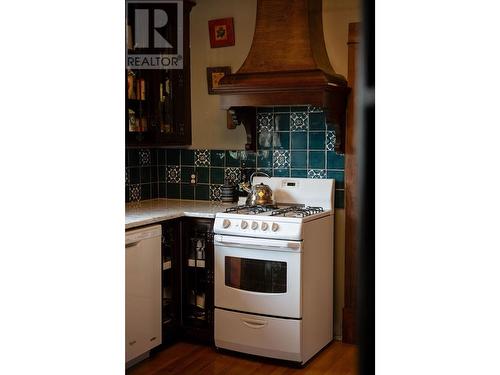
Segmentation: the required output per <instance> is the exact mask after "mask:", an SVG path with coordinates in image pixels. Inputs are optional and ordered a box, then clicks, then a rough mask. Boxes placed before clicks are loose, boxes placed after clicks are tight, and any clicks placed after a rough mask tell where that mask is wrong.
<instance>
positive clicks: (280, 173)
mask: <svg viewBox="0 0 500 375" xmlns="http://www.w3.org/2000/svg"><path fill="white" fill-rule="evenodd" d="M273 176H274V177H290V169H288V168H279V169H273Z"/></svg>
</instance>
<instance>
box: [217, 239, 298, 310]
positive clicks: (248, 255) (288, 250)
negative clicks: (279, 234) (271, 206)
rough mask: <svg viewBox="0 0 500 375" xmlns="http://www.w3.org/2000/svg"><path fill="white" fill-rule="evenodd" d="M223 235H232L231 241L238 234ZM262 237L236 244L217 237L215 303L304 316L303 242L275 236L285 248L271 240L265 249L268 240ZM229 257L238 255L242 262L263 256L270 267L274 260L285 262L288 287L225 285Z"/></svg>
mask: <svg viewBox="0 0 500 375" xmlns="http://www.w3.org/2000/svg"><path fill="white" fill-rule="evenodd" d="M223 237H225V238H229V241H234V242H237V241H238V237H230V236H223ZM231 238H232V240H231ZM251 240H253V241H256V240H257V239H251ZM260 241H261V244H260V245H256V244H255V243H253V244H241V243H240V244H238V245H234V246H233V245H226V244H224V243H221V242H218V241H217V238H215V242H214V245H215V246H214V247H215V306H216V307H220V308H225V309H231V310H237V311H244V312H248V313H255V314H265V315H273V316H282V317H290V318H301V317H302V305H301V288H302V286H301V256H302V254H301V252H300V249H301V243H300V242H298V241H297V242H286V241H283V242H282V241H278V240H275V242H276V243H280V242H281V244H282V247H281V249H282V250H280V247H279V246H276V244H274V243H272V244H271V243H269V242H270V241H269V240H267V242H268V245H267V246H268V247H267V249H266V240H264V239H262V240H260ZM270 245H273V246H270ZM256 247H258V249H257V250H256ZM227 257H229V260H230V258H233V260H234V258H236V262H237V261H238V259H243V260H242V261H241V262H252V261H253V262H255V263H258V261H259V260H260V261H264V262H266V263H268V267H271V263H272V262H279V263H280V264H281V263H285V264H286V291H285V292H283V293H281V292H259V291H253V290H244V289H241V288H237V287H233V286H229V285H232V284H231V283H230V284H229V285H226V263H227V262H228V261H229V260H227V259H226V258H227ZM248 260H250V261H248ZM261 263H263V262H261ZM259 266H261V265H259ZM273 266H274V264H273ZM235 272H238V270H235ZM227 278H228V279H230V281H231V279H232V275H228V277H227ZM237 281H238V280H237ZM241 287H243V286H241Z"/></svg>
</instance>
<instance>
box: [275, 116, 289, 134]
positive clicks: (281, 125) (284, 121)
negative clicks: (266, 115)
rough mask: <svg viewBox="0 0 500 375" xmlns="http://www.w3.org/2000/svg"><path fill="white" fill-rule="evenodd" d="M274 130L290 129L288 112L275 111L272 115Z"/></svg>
mask: <svg viewBox="0 0 500 375" xmlns="http://www.w3.org/2000/svg"><path fill="white" fill-rule="evenodd" d="M274 130H276V131H288V130H290V114H289V113H277V114H275V115H274Z"/></svg>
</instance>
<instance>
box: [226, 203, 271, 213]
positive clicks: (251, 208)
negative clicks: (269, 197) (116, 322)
mask: <svg viewBox="0 0 500 375" xmlns="http://www.w3.org/2000/svg"><path fill="white" fill-rule="evenodd" d="M277 209H278V206H276V205H272V204H270V205H265V206H249V205H246V204H243V205H240V206H234V207H229V208H226V213H231V212H234V213H240V212H242V211H244V212H246V213H249V214H255V215H257V214H260V213H263V212H268V211H273V210H277Z"/></svg>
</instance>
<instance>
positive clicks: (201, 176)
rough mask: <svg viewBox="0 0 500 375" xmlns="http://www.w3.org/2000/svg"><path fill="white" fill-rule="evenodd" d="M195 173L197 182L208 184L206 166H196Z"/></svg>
mask: <svg viewBox="0 0 500 375" xmlns="http://www.w3.org/2000/svg"><path fill="white" fill-rule="evenodd" d="M196 175H197V177H198V181H197V182H198V183H202V184H208V180H209V176H208V175H209V169H208V168H207V167H196Z"/></svg>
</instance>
